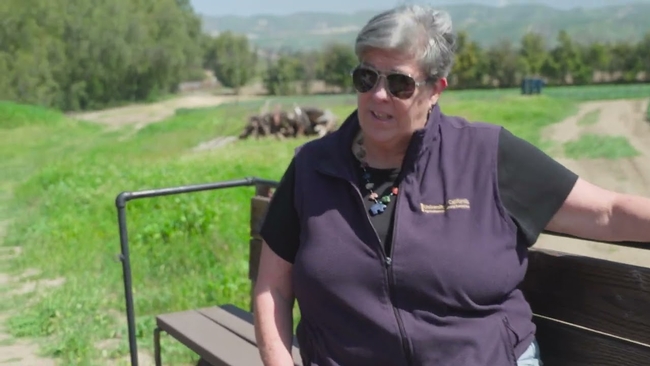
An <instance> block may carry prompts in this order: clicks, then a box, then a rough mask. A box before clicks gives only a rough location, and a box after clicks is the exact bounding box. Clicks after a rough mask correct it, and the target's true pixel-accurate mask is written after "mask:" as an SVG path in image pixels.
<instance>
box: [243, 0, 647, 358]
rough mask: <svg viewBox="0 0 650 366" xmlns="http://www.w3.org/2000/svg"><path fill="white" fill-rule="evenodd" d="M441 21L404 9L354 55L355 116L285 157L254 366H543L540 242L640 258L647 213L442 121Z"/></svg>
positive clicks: (391, 14) (543, 158)
mask: <svg viewBox="0 0 650 366" xmlns="http://www.w3.org/2000/svg"><path fill="white" fill-rule="evenodd" d="M453 49H454V41H453V37H452V27H451V20H450V18H449V17H448V16H447V15H446V14H444V13H442V12H438V11H434V10H432V9H430V8H427V7H422V6H401V7H398V8H395V9H393V10H390V11H386V12H384V13H381V14H379V15H377V16H376V17H374V18H373V19H371V20H370V21H369V22H368V24H367V25H366V26H365V27H364V28H363V29H362V30H361V32H360V33H359V35H358V38H357V41H356V53H357V55H358V58H359V61H360V65H359V66H358V67H357V68H356V69H355V70H354V71H353V73H352V79H353V82H354V86H355V88H356V89H357V91H358V106H357V110H356V111H355V112H354V113H352V114H351V115H350V116H349V117H348V118H347V120H346V121H345V122H344V123H343V124H342V126H341V127H340V128H339V129H338V130H337V131H336V132H335V133H333V134H331V135H328V136H325V137H323V138H320V139H317V140H314V141H311V142H309V143H307V144H305V145H303V146H302V147H301V148H300V149H298V150H297V152H296V154H295V156H294V158H293V160H292V161H291V163H290V165H289V167H288V169H287V171H286V173H285V174H284V176H283V178H282V180H281V184H280V186H279V187H278V189H277V190H276V192H275V195H274V198H273V199H272V202H271V204H270V206H269V210H268V213H267V219H266V221H265V224H264V227H263V228H262V230H261V233H262V236H263V238H264V240H265V243H264V245H263V249H262V255H261V260H260V267H259V274H258V278H257V285H256V288H255V300H254V306H255V317H256V318H255V319H256V324H255V326H256V334H257V340H258V345H259V349H260V354H261V357H262V359H263V361H264V364H265V365H267V366H272V365H292V357H291V354H290V352H289V350H290V344H291V341H292V325H293V324H292V307H293V303H294V299H297V301H298V304H299V307H300V311H301V321H300V323H299V325H298V328H297V338H298V342H299V345H300V352H301V356H302V359H303V362H304V363H305V364H306V365H319V366H326V365H327V366H330V365H332V366H333V365H345V366H348V365H354V366H364V365H372V366H382V365H387V366H388V365H390V366H395V365H436V366H445V365H458V366H461V365H462V366H486V365H490V366H506V365H519V366H523V365H530V366H533V365H541V362H540V356H539V350H538V348H537V343H536V342H535V326H534V323H533V322H532V313H531V309H530V306H529V305H528V303H527V302H526V300H525V299H524V297H523V295H522V292H521V291H520V290H519V289H518V285H519V284H520V283H521V281H522V280H523V279H524V275H525V273H526V267H527V260H526V250H527V248H528V247H530V246H531V245H533V244H534V243H535V241H536V240H537V238H538V236H539V234H540V233H541V232H542V231H543V230H545V229H548V230H552V231H557V232H562V233H568V234H572V235H576V236H579V237H583V238H590V239H601V240H610V241H617V240H630V241H647V242H650V200H648V199H645V198H641V197H631V196H627V195H623V194H618V193H614V192H610V191H606V190H604V189H601V188H598V187H596V186H594V185H592V184H589V183H587V182H585V181H583V180H582V179H580V178H579V177H578V176H576V175H575V174H574V173H572V172H571V171H569V170H567V169H566V168H564V167H563V166H561V165H560V164H558V163H557V162H555V161H554V160H552V159H551V158H549V157H548V156H547V155H545V154H544V153H542V152H541V151H540V150H538V149H537V148H535V147H533V146H532V145H530V144H528V143H527V142H525V141H524V140H521V139H519V138H517V137H515V136H513V135H512V134H510V133H509V132H508V131H507V130H505V129H503V128H502V127H500V126H496V125H490V124H485V123H469V122H467V121H466V120H464V119H462V118H459V117H452V116H447V115H445V114H443V113H442V112H441V110H440V107H439V103H438V98H439V97H440V95H441V93H442V92H443V90H444V89H445V87H446V86H447V81H446V76H447V75H448V73H449V70H450V68H451V66H452V61H453V56H454V54H453Z"/></svg>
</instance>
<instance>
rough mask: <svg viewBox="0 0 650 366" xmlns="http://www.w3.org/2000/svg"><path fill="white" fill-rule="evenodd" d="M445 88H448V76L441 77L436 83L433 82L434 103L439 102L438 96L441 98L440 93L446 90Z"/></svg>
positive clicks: (432, 98)
mask: <svg viewBox="0 0 650 366" xmlns="http://www.w3.org/2000/svg"><path fill="white" fill-rule="evenodd" d="M445 89H447V78H440V79H438V80H437V81H436V83H435V84H433V95H431V103H432V104H436V103H437V102H438V98H440V95H441V94H442V92H443V91H445Z"/></svg>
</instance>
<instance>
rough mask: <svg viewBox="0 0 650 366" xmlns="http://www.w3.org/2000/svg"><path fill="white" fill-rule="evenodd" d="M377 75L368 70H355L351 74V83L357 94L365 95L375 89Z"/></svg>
mask: <svg viewBox="0 0 650 366" xmlns="http://www.w3.org/2000/svg"><path fill="white" fill-rule="evenodd" d="M377 79H379V74H378V73H377V72H375V71H373V70H370V69H364V68H357V69H355V70H354V72H353V73H352V83H353V84H354V88H355V89H357V91H358V92H359V93H366V92H368V91H370V90H371V89H372V88H374V87H375V84H377Z"/></svg>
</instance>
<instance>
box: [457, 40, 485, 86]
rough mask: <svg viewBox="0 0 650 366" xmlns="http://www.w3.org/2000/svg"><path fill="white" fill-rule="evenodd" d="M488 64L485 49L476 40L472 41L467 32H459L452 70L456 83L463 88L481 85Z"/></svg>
mask: <svg viewBox="0 0 650 366" xmlns="http://www.w3.org/2000/svg"><path fill="white" fill-rule="evenodd" d="M486 65H487V63H486V62H485V58H484V57H483V50H482V49H481V47H480V46H479V44H478V43H477V42H475V41H470V40H469V36H468V34H467V32H465V31H461V32H459V33H458V38H457V50H456V60H455V62H454V66H453V68H452V71H451V75H452V76H454V78H455V81H456V85H457V86H459V87H461V88H470V87H477V86H480V85H481V84H482V76H483V74H484V70H485V69H486Z"/></svg>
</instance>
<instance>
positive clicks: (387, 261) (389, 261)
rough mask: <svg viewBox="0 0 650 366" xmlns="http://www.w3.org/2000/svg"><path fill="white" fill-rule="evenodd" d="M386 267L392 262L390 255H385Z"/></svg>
mask: <svg viewBox="0 0 650 366" xmlns="http://www.w3.org/2000/svg"><path fill="white" fill-rule="evenodd" d="M385 263H386V267H390V264H391V263H393V260H392V259H391V258H390V257H386V262H385Z"/></svg>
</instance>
